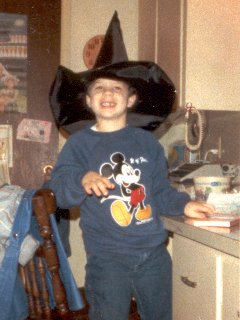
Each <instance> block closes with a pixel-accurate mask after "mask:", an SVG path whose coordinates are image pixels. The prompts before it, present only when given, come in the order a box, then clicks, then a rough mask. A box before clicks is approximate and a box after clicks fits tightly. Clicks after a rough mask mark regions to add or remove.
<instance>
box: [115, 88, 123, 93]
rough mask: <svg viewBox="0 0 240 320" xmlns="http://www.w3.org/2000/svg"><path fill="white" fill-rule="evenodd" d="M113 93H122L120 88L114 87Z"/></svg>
mask: <svg viewBox="0 0 240 320" xmlns="http://www.w3.org/2000/svg"><path fill="white" fill-rule="evenodd" d="M114 91H115V92H120V91H122V88H121V87H114Z"/></svg>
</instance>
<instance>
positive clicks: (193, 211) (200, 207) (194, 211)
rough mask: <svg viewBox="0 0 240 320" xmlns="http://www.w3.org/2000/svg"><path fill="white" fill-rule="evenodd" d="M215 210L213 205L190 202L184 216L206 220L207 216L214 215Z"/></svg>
mask: <svg viewBox="0 0 240 320" xmlns="http://www.w3.org/2000/svg"><path fill="white" fill-rule="evenodd" d="M214 211H215V208H214V206H213V205H211V204H208V203H205V202H197V201H190V202H188V203H187V204H186V206H185V208H184V214H185V215H186V216H187V217H189V218H198V219H204V218H206V214H213V213H214Z"/></svg>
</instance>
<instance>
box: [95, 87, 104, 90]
mask: <svg viewBox="0 0 240 320" xmlns="http://www.w3.org/2000/svg"><path fill="white" fill-rule="evenodd" d="M94 89H95V90H96V91H102V90H103V86H96V87H95V88H94Z"/></svg>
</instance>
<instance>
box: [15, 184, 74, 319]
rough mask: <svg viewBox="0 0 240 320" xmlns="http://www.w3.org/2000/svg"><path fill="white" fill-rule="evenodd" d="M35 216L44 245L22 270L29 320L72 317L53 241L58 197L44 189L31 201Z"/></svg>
mask: <svg viewBox="0 0 240 320" xmlns="http://www.w3.org/2000/svg"><path fill="white" fill-rule="evenodd" d="M32 207H33V214H34V215H35V217H36V221H37V225H38V227H39V232H40V235H41V237H42V239H43V243H42V245H41V246H40V247H39V248H38V250H37V251H36V253H35V255H34V257H33V258H32V259H31V260H30V261H29V262H28V263H27V265H25V266H24V267H23V266H20V265H19V272H20V277H21V280H22V282H23V285H24V288H25V291H26V293H27V296H28V304H29V319H52V318H53V316H56V315H57V316H59V318H61V317H64V318H65V316H67V315H68V314H70V313H71V312H70V310H69V307H68V302H67V296H66V290H65V288H64V285H63V282H62V280H61V277H60V273H59V268H60V265H59V259H58V255H57V249H56V245H55V243H54V241H53V237H52V227H51V221H50V214H51V213H53V212H55V211H56V201H55V196H54V194H53V192H51V190H48V189H41V190H38V191H37V192H36V194H35V195H34V196H33V198H32ZM46 270H48V271H49V273H50V279H51V282H52V291H53V297H54V300H55V304H56V307H55V308H54V310H52V309H51V304H50V295H49V291H48V289H47V282H46V277H45V276H46Z"/></svg>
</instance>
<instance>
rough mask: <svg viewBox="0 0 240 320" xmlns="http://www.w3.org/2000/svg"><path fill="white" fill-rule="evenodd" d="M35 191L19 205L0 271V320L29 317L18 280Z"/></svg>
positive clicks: (24, 297)
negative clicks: (21, 249) (19, 264)
mask: <svg viewBox="0 0 240 320" xmlns="http://www.w3.org/2000/svg"><path fill="white" fill-rule="evenodd" d="M34 193H35V191H34V190H27V191H26V192H25V193H24V195H23V198H22V200H21V202H20V204H19V207H18V210H17V212H16V217H15V220H14V224H13V228H12V232H11V235H10V238H9V246H8V248H7V250H6V254H5V256H4V259H3V261H2V266H1V269H0V283H1V285H0V310H1V312H0V320H21V319H25V318H26V316H27V315H28V303H27V297H26V294H25V292H24V290H23V288H22V287H21V282H20V281H19V279H18V258H19V254H20V248H21V244H22V242H23V239H24V238H25V236H26V235H27V233H28V232H29V228H30V221H31V216H32V201H31V199H32V196H33V195H34Z"/></svg>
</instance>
